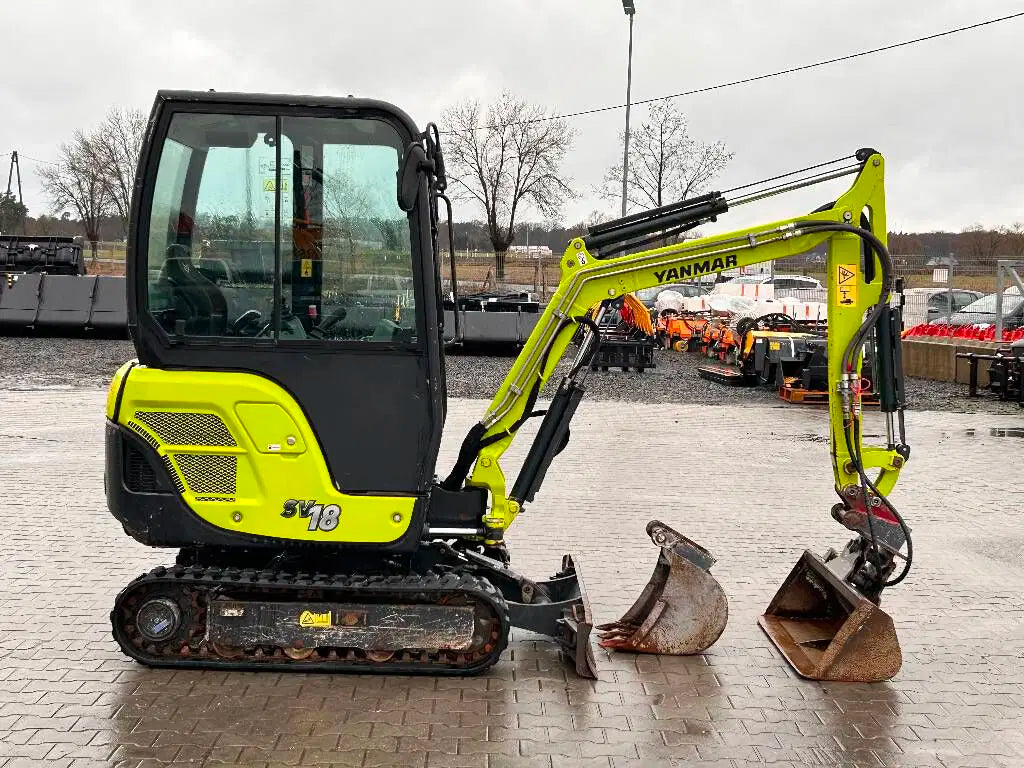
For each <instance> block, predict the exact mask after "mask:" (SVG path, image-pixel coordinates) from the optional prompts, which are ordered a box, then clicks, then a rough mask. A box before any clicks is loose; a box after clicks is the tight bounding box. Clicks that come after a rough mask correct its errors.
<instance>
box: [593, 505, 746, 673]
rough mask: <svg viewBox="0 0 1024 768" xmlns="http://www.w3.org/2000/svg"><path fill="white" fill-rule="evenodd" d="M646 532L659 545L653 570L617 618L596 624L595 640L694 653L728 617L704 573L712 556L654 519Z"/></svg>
mask: <svg viewBox="0 0 1024 768" xmlns="http://www.w3.org/2000/svg"><path fill="white" fill-rule="evenodd" d="M647 533H648V535H649V536H650V537H651V540H652V541H654V543H655V544H657V545H658V546H660V547H661V552H660V553H659V555H658V563H657V565H655V567H654V574H653V575H652V576H651V579H650V581H648V582H647V586H646V587H644V591H643V592H642V593H641V594H640V597H639V598H638V599H637V601H636V602H635V603H634V604H633V607H632V608H630V609H629V610H628V611H626V613H625V615H624V616H623V617H622V618H621V619H619V620H618V621H616V622H612V623H611V624H602V625H601V626H599V627H598V628H597V629H598V630H600V633H599V635H598V637H599V641H598V642H599V643H600V644H601V646H602V647H604V648H612V649H615V650H622V651H638V652H640V653H665V654H671V655H685V654H693V653H700V652H702V651H704V650H706V649H707V648H709V647H710V646H711V645H712V644H713V643H714V642H715V641H716V640H717V639H718V638H719V637H720V636H721V635H722V632H723V631H724V630H725V625H726V623H727V622H728V620H729V603H728V600H727V599H726V597H725V592H724V591H723V590H722V587H721V585H720V584H719V583H718V582H717V581H716V580H715V577H714V576H712V575H711V572H710V569H711V566H712V565H714V563H715V558H714V557H712V556H711V553H710V552H708V551H707V550H706V549H704V548H703V547H701V546H700V545H699V544H696V543H695V542H693V541H690V540H689V539H688V538H686V537H685V536H683V535H682V534H680V533H678V532H677V531H674V530H672V528H670V527H669V526H667V525H665V524H664V523H662V522H660V521H658V520H652V521H651V522H650V523H648V524H647Z"/></svg>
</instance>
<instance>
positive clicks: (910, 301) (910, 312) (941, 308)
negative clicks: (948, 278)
mask: <svg viewBox="0 0 1024 768" xmlns="http://www.w3.org/2000/svg"><path fill="white" fill-rule="evenodd" d="M984 295H985V294H984V293H982V292H981V291H967V290H963V289H960V288H954V289H953V306H952V311H953V312H959V311H960V310H962V309H963V308H964V307H966V306H967V305H968V304H970V303H971V302H974V301H977V300H978V299H980V298H981V297H983V296H984ZM949 313H950V306H949V289H948V288H907V289H906V290H904V291H903V318H904V321H905V322H906V323H907V324H908V325H918V324H919V323H925V322H930V321H932V320H935V319H936V318H938V317H940V316H943V315H948V314H949Z"/></svg>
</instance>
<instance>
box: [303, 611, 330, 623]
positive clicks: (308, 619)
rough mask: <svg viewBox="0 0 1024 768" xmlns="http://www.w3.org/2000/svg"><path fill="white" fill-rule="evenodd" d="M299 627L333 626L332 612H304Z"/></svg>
mask: <svg viewBox="0 0 1024 768" xmlns="http://www.w3.org/2000/svg"><path fill="white" fill-rule="evenodd" d="M299 626H300V627H329V626H331V612H330V611H325V612H324V613H313V612H312V611H303V612H302V613H300V614H299Z"/></svg>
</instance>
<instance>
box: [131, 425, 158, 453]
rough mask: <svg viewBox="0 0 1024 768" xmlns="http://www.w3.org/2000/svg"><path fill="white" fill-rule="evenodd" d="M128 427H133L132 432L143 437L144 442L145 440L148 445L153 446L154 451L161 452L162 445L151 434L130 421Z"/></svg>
mask: <svg viewBox="0 0 1024 768" xmlns="http://www.w3.org/2000/svg"><path fill="white" fill-rule="evenodd" d="M128 426H129V427H131V428H132V431H133V432H135V433H136V434H137V435H138V436H139V437H141V438H142V439H143V440H145V441H146V442H147V443H149V444H150V445H151V446H153V450H155V451H159V450H160V443H158V442H157V441H156V439H155V438H154V437H153V436H152V435H151V434H149V432H147V431H146V430H145V429H143V428H142V427H140V426H139V425H138V424H136V423H135V422H134V421H129V422H128Z"/></svg>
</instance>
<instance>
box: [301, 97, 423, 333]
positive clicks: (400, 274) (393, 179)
mask: <svg viewBox="0 0 1024 768" xmlns="http://www.w3.org/2000/svg"><path fill="white" fill-rule="evenodd" d="M281 132H282V158H283V157H284V149H285V147H286V146H287V147H288V149H289V152H288V154H289V155H290V164H289V171H290V173H289V175H290V180H291V182H292V188H293V189H294V190H295V192H294V196H293V200H294V205H293V208H292V211H291V213H292V216H291V219H290V221H288V220H286V221H285V222H283V223H284V224H285V225H284V226H282V230H281V253H282V262H281V268H282V285H283V286H284V287H285V293H286V304H288V305H289V306H291V307H292V308H293V311H294V312H295V314H296V315H297V316H298V317H299V318H300V319H301V321H302V323H303V324H305V325H306V326H307V327H308V328H312V329H315V331H316V332H318V333H319V334H320V335H321V337H322V338H324V339H334V340H364V341H411V340H412V339H413V338H414V336H415V328H416V327H415V322H416V312H415V309H416V301H415V292H414V290H413V271H412V252H411V248H410V243H409V223H408V216H407V215H406V213H405V212H404V211H402V209H401V208H399V207H398V201H397V189H396V184H397V174H398V166H399V160H400V158H401V147H402V144H401V140H400V137H399V135H398V132H397V131H396V130H395V129H394V128H393V127H392V126H391V125H389V124H388V123H386V122H383V121H380V120H352V119H334V118H314V117H285V118H284V119H283V120H282V128H281ZM282 162H284V160H282Z"/></svg>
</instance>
